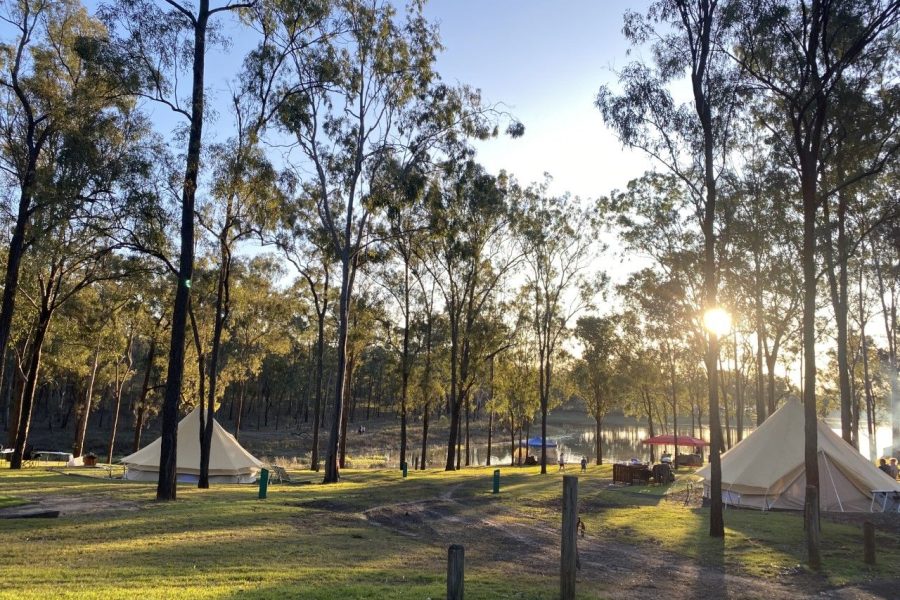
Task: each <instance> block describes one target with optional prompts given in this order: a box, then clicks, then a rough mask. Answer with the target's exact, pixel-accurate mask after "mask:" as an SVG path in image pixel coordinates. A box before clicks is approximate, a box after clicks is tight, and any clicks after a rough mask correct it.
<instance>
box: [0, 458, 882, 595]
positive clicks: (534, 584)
mask: <svg viewBox="0 0 900 600" xmlns="http://www.w3.org/2000/svg"><path fill="white" fill-rule="evenodd" d="M501 468H502V467H501ZM554 470H555V469H554ZM609 471H610V469H609V467H599V468H598V467H591V471H590V472H589V473H588V474H587V475H586V476H582V477H581V479H580V481H579V500H580V506H581V514H582V518H583V519H584V521H585V523H586V526H587V530H588V541H591V540H595V541H596V543H598V544H601V543H602V544H616V543H621V544H623V545H628V546H637V547H639V548H646V550H647V551H648V552H658V553H659V552H662V553H671V554H672V555H673V556H678V557H687V558H688V559H689V560H691V561H696V562H698V563H701V564H703V565H707V566H709V567H710V568H721V569H724V570H725V571H727V572H728V573H734V574H737V575H743V576H750V577H758V576H760V577H761V576H765V577H771V576H777V575H779V574H782V575H783V574H784V573H785V571H789V570H791V569H795V568H796V565H798V564H802V563H803V562H804V551H803V547H804V546H803V531H802V522H801V520H800V519H799V518H798V517H797V515H793V514H785V513H759V512H750V511H736V510H735V511H728V513H727V514H726V524H727V536H726V541H725V542H724V544H722V543H721V542H717V541H714V540H711V539H710V538H709V537H708V536H707V535H706V528H707V523H708V512H707V511H706V510H705V509H701V508H687V507H684V506H683V505H682V503H681V502H674V501H667V500H665V499H664V498H663V496H662V494H663V493H664V488H657V487H648V488H628V489H621V490H620V489H609V488H608V487H607V483H608V478H609V477H610V472H609ZM491 473H492V468H472V469H465V470H463V471H459V472H455V473H444V472H442V471H426V472H424V473H423V472H410V476H409V478H408V479H407V480H403V479H402V478H401V477H400V474H399V472H395V471H345V472H344V474H343V482H342V483H340V484H337V485H331V486H324V485H320V484H318V483H314V484H311V485H273V486H270V488H269V497H268V499H266V500H259V499H258V498H257V490H256V487H254V486H234V485H222V486H217V487H214V488H213V489H211V490H197V489H196V488H194V487H192V486H189V485H184V486H180V487H179V489H178V495H179V499H178V501H177V502H173V503H157V502H155V501H154V500H153V497H154V495H155V484H147V483H131V482H123V481H118V480H110V479H103V478H91V477H79V476H67V475H62V474H59V473H53V472H48V471H46V470H43V469H26V470H22V471H18V472H17V471H9V470H0V489H3V492H4V494H12V495H14V496H15V497H16V498H34V499H37V500H40V499H44V500H55V501H57V502H59V501H60V500H61V499H62V500H64V501H65V502H69V503H71V506H75V507H77V506H84V507H85V509H84V511H83V512H82V513H81V514H79V513H78V512H77V511H76V513H74V514H69V515H64V516H62V517H60V518H58V519H23V520H0V540H2V542H0V598H16V599H17V600H24V599H27V598H49V597H54V598H148V599H149V598H160V599H162V598H238V597H240V598H322V599H328V598H335V599H337V598H341V599H344V598H373V599H374V598H417V599H422V598H439V597H443V596H444V595H445V593H446V592H445V574H446V552H447V546H448V545H449V544H451V543H456V542H457V541H460V540H462V541H464V543H465V545H466V597H467V598H471V599H476V598H485V599H487V598H548V597H554V596H555V595H557V594H558V579H557V573H558V564H559V558H558V557H559V549H558V533H554V532H558V527H559V518H560V517H559V502H560V500H559V499H560V494H561V487H562V486H561V481H560V477H559V475H558V474H556V473H552V474H550V475H547V476H540V475H539V474H538V470H537V468H522V469H510V468H502V492H501V494H500V495H499V497H498V496H494V495H492V494H491V493H490V488H491ZM293 474H294V475H296V476H298V477H297V478H300V479H310V480H315V481H316V482H318V480H319V476H318V475H315V474H312V473H309V474H304V473H298V472H295V473H293ZM676 485H677V484H676ZM5 501H10V500H9V499H8V497H7V496H2V497H0V507H5V506H9V505H8V504H4V502H5ZM91 503H99V508H98V507H97V506H94V507H93V508H91V506H92V504H91ZM423 503H425V504H423ZM428 503H434V504H428ZM421 506H426V507H430V508H428V509H427V510H426V511H425V512H419V513H415V510H416V509H415V507H421ZM448 507H449V508H448ZM381 508H383V509H385V511H388V512H389V514H390V515H392V517H391V518H394V517H396V521H393V520H390V519H387V520H385V521H382V522H379V521H378V520H377V519H374V520H373V519H367V518H366V515H364V514H363V511H372V510H376V511H378V510H379V509H381ZM441 511H444V512H441ZM368 514H370V515H371V514H372V513H368ZM379 514H382V513H379ZM384 514H388V513H387V512H385V513H384ZM416 515H423V516H422V520H421V523H419V522H418V521H416V523H417V527H418V528H417V529H413V528H405V527H404V524H405V523H412V522H413V520H414V519H416V518H418V517H416ZM393 523H396V524H397V525H398V526H397V527H393V526H392V524H393ZM432 524H433V525H434V528H433V529H432V528H430V526H431V525H432ZM518 528H522V529H521V531H527V530H528V529H526V528H532V529H534V531H537V532H539V533H540V532H543V533H541V534H540V535H538V534H537V533H536V534H535V536H536V537H535V538H534V539H535V540H543V541H545V542H547V544H546V546H545V547H540V548H535V549H532V550H533V554H532V555H530V557H529V559H528V560H527V562H528V563H529V564H532V565H536V566H535V568H530V569H518V568H515V565H516V564H517V559H516V558H515V557H516V556H517V553H520V552H524V550H523V549H519V548H515V547H510V545H511V544H510V539H512V538H503V539H501V538H499V537H493V536H494V534H498V535H499V534H505V533H507V532H512V531H519V530H520V529H518ZM544 534H546V535H544ZM554 536H555V537H554ZM822 538H823V548H824V558H825V573H826V574H825V575H824V577H823V578H820V580H821V582H822V583H823V585H843V584H846V583H860V582H865V581H867V580H869V579H885V578H889V577H891V576H893V567H894V565H897V564H900V541H898V540H897V539H896V537H894V536H890V535H886V534H880V535H879V539H878V543H879V555H878V560H879V565H880V566H878V567H875V568H867V567H865V566H863V564H862V549H861V534H860V531H859V528H858V527H855V526H851V525H842V524H836V523H830V522H823V533H822ZM553 540H555V543H553ZM526 541H527V540H526ZM527 546H528V544H525V543H524V542H523V548H526V547H527ZM510 553H511V554H510ZM510 556H513V557H514V558H512V559H510ZM511 561H512V562H511ZM591 577H595V576H594V575H591V574H590V573H587V572H586V571H582V574H581V575H579V578H580V580H581V579H582V578H586V580H587V581H589V582H593V583H592V585H581V587H579V597H584V598H602V597H606V596H607V595H608V593H609V591H608V590H609V588H608V587H607V586H608V583H604V581H603V578H602V576H601V575H596V580H592V579H591Z"/></svg>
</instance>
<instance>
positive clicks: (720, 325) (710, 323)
mask: <svg viewBox="0 0 900 600" xmlns="http://www.w3.org/2000/svg"><path fill="white" fill-rule="evenodd" d="M703 326H704V327H706V329H707V331H709V332H710V333H714V334H715V335H716V337H723V336H725V335H728V332H730V331H731V314H730V313H729V312H728V311H727V310H725V309H724V308H711V309H709V310H708V311H706V312H705V313H703Z"/></svg>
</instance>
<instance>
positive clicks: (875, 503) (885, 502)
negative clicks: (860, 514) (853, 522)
mask: <svg viewBox="0 0 900 600" xmlns="http://www.w3.org/2000/svg"><path fill="white" fill-rule="evenodd" d="M876 509H881V512H894V511H896V512H900V492H896V491H894V490H873V491H872V504H871V505H870V506H869V512H875V511H876Z"/></svg>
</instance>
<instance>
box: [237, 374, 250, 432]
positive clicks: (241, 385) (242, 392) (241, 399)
mask: <svg viewBox="0 0 900 600" xmlns="http://www.w3.org/2000/svg"><path fill="white" fill-rule="evenodd" d="M246 391H247V382H246V381H244V380H241V382H240V383H239V384H238V406H237V417H236V418H235V421H234V439H238V438H239V436H240V434H241V420H242V418H243V415H244V395H245V393H246Z"/></svg>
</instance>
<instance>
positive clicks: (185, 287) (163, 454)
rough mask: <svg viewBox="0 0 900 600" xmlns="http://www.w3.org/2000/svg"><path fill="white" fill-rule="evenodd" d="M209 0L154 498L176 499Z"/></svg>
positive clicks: (203, 11) (204, 1)
mask: <svg viewBox="0 0 900 600" xmlns="http://www.w3.org/2000/svg"><path fill="white" fill-rule="evenodd" d="M208 20H209V0H199V11H198V13H197V17H196V19H195V20H194V22H193V26H194V48H193V50H194V52H193V78H192V86H191V118H190V131H189V133H188V148H187V160H186V165H185V172H184V185H183V187H182V194H181V252H180V256H179V259H178V281H177V283H176V287H175V303H174V306H173V308H172V333H171V343H170V344H169V366H168V372H167V375H166V391H165V397H164V399H163V409H162V439H161V445H160V453H159V480H158V481H157V486H156V499H157V500H175V497H176V490H177V486H176V483H175V482H176V465H177V454H178V404H179V402H180V400H181V383H182V379H183V377H184V338H185V334H186V327H187V311H188V303H189V301H190V290H191V287H190V286H191V279H192V278H193V276H194V199H195V196H196V192H197V178H198V175H199V173H200V151H201V142H202V137H203V111H204V97H203V94H204V67H205V60H206V25H207V22H208Z"/></svg>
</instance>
